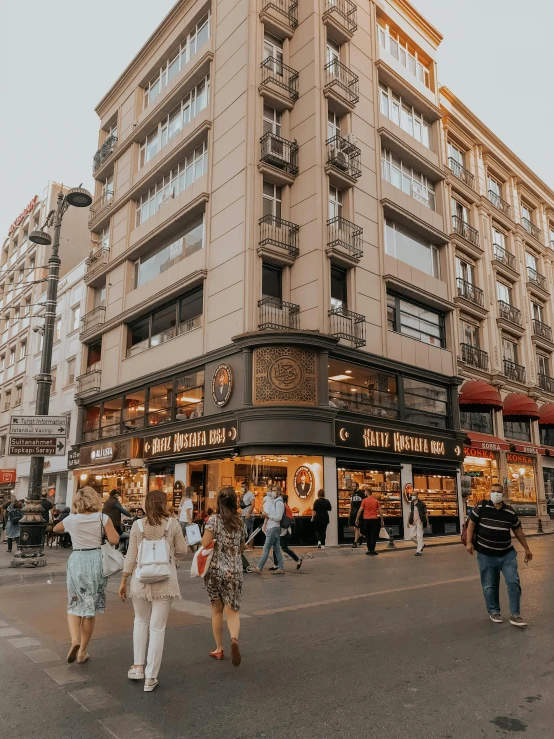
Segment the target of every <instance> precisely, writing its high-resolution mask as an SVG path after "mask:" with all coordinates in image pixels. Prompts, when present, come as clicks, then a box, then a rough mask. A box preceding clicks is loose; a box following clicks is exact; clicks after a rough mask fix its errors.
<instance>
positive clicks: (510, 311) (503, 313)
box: [498, 300, 521, 326]
mask: <svg viewBox="0 0 554 739" xmlns="http://www.w3.org/2000/svg"><path fill="white" fill-rule="evenodd" d="M498 315H499V317H500V318H502V319H503V320H504V321H509V322H510V323H514V324H515V325H516V326H521V311H520V310H519V309H518V308H515V307H514V306H513V305H510V304H509V303H506V302H505V301H504V300H499V301H498Z"/></svg>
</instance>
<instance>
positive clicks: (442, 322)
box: [387, 291, 447, 349]
mask: <svg viewBox="0 0 554 739" xmlns="http://www.w3.org/2000/svg"><path fill="white" fill-rule="evenodd" d="M393 302H394V306H393V305H392V303H393ZM401 302H403V303H406V304H407V305H413V306H414V307H416V308H421V309H423V310H425V311H429V312H430V313H434V314H435V315H436V316H437V317H438V319H439V320H438V323H437V328H438V333H439V336H438V341H439V344H438V347H439V349H446V348H447V347H446V316H445V314H444V313H443V312H442V311H439V310H437V309H436V308H431V307H429V306H428V305H425V304H424V303H419V302H418V301H416V300H411V299H409V298H406V297H405V296H404V295H401V294H400V293H395V292H393V291H387V328H388V330H389V331H393V332H394V333H397V334H400V335H401V336H407V337H408V338H412V339H414V340H415V341H421V342H422V343H423V344H427V346H437V344H435V343H434V342H428V341H422V339H417V338H416V337H415V336H412V335H411V334H409V333H403V332H402V331H401V330H398V329H399V328H401V327H402V323H401V320H400V319H401V314H402V311H401V307H400V304H401ZM389 309H392V310H393V311H394V318H393V319H391V318H390V317H389V316H390V314H389ZM407 315H411V314H407ZM414 318H418V319H419V320H420V321H421V320H423V321H425V319H421V318H420V317H419V316H414ZM399 321H400V322H399ZM391 323H392V324H393V326H394V327H393V328H391V327H390V325H391ZM427 323H430V322H429V321H427ZM431 325H434V324H431ZM414 330H415V329H414ZM418 330H419V332H420V334H421V333H425V332H422V331H421V329H418ZM427 335H428V336H429V337H433V335H432V334H427ZM433 338H434V337H433Z"/></svg>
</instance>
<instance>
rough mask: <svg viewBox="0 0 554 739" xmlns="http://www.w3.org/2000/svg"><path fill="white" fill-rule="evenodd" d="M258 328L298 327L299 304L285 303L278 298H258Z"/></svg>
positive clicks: (261, 329) (262, 329)
mask: <svg viewBox="0 0 554 739" xmlns="http://www.w3.org/2000/svg"><path fill="white" fill-rule="evenodd" d="M258 309H259V316H258V328H259V330H260V331H265V330H266V329H268V328H274V329H282V328H285V329H298V327H299V321H298V314H299V313H300V306H299V305H296V303H286V302H285V301H284V300H280V299H279V298H262V300H258Z"/></svg>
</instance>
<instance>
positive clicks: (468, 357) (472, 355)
mask: <svg viewBox="0 0 554 739" xmlns="http://www.w3.org/2000/svg"><path fill="white" fill-rule="evenodd" d="M460 346H461V349H462V362H465V363H466V364H469V365H470V366H471V367H476V368H477V369H481V370H484V371H485V372H487V371H488V369H489V355H488V354H487V352H484V351H483V350H482V349H478V348H477V347H476V346H472V345H471V344H460Z"/></svg>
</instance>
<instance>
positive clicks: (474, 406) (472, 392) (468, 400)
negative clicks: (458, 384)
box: [458, 380, 503, 411]
mask: <svg viewBox="0 0 554 739" xmlns="http://www.w3.org/2000/svg"><path fill="white" fill-rule="evenodd" d="M458 402H459V404H460V406H471V408H464V410H475V411H478V410H479V409H480V408H482V409H483V410H488V409H489V408H502V406H503V403H502V398H501V397H500V393H499V392H498V390H497V389H496V388H495V387H493V386H492V385H489V384H488V383H487V382H485V381H484V380H470V381H469V382H466V383H464V385H463V386H462V389H461V391H460V397H459V399H458Z"/></svg>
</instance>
